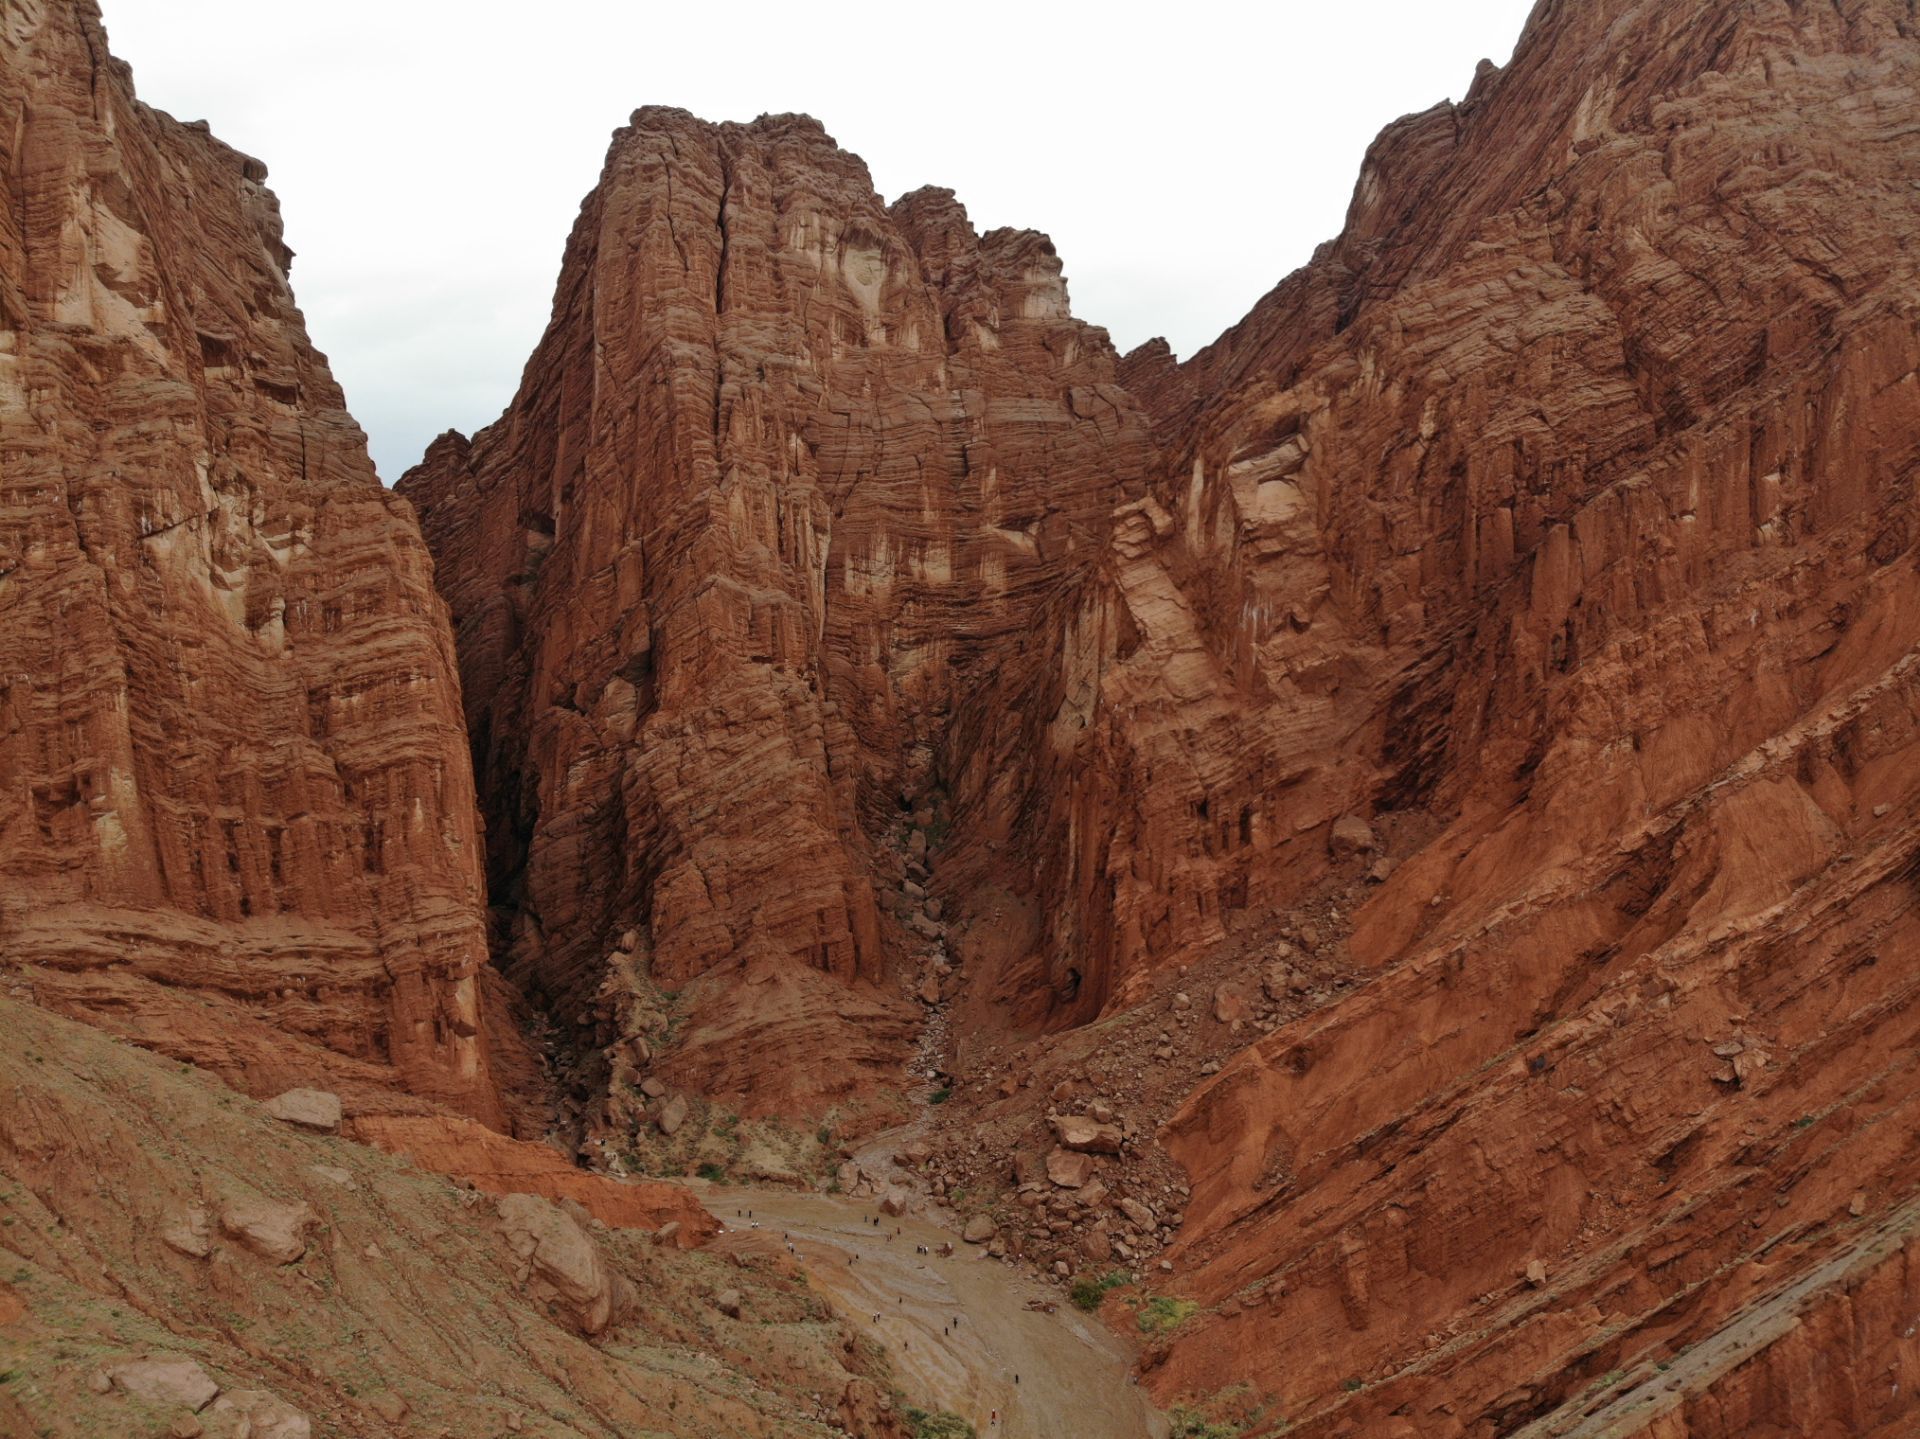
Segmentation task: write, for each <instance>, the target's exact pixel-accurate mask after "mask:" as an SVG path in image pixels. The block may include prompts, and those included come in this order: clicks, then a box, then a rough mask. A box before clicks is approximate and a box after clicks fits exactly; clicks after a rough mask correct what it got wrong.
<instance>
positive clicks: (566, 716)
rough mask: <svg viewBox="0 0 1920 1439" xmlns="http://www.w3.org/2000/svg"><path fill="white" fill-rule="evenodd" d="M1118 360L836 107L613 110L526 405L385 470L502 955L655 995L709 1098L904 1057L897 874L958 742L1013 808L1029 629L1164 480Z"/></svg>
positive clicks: (584, 1023) (942, 195) (753, 1095)
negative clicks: (697, 113) (465, 753)
mask: <svg viewBox="0 0 1920 1439" xmlns="http://www.w3.org/2000/svg"><path fill="white" fill-rule="evenodd" d="M1115 364H1116V361H1115V357H1114V355H1113V352H1112V350H1111V347H1110V346H1109V345H1108V343H1107V340H1106V336H1105V334H1104V333H1103V332H1101V331H1098V330H1094V329H1091V328H1089V327H1087V326H1085V325H1082V324H1080V323H1079V322H1078V321H1075V320H1074V319H1072V317H1071V316H1070V314H1069V313H1068V310H1067V296H1066V289H1065V285H1064V282H1063V280H1062V277H1061V267H1060V262H1059V260H1058V259H1057V257H1056V256H1055V254H1054V252H1053V249H1052V246H1051V245H1050V244H1049V243H1048V242H1047V241H1046V239H1045V237H1043V236H1040V235H1037V234H1033V233H1031V232H1026V231H1011V230H997V231H993V232H991V233H989V234H986V235H984V236H982V235H978V234H976V233H975V231H974V229H973V227H972V225H971V224H970V223H969V222H968V220H967V217H966V214H965V212H964V211H963V210H962V209H961V207H960V206H959V204H958V203H957V202H956V201H955V200H954V198H953V196H952V195H951V193H949V192H946V191H939V190H922V191H918V192H915V193H914V194H911V195H908V196H906V197H904V198H902V199H900V200H899V201H897V202H895V203H894V204H893V205H891V206H883V204H882V203H881V201H880V199H879V197H878V196H877V195H876V194H875V193H874V190H873V187H872V183H871V181H870V179H869V178H868V176H867V173H866V169H865V167H864V166H863V165H862V164H861V162H860V161H859V160H858V159H857V158H855V157H854V156H852V155H849V154H847V153H846V152H845V151H842V150H841V149H839V148H838V147H837V146H836V145H835V144H834V143H833V141H832V140H831V139H830V138H829V137H828V136H827V135H826V134H825V132H824V131H823V130H822V129H821V128H820V126H819V125H818V124H817V123H815V122H814V121H812V120H809V119H806V118H804V117H793V116H773V117H764V118H762V119H760V120H758V121H755V122H754V123H752V124H750V125H710V124H706V123H704V122H701V121H698V120H695V119H694V118H692V117H691V116H689V115H686V114H684V113H683V112H678V111H670V110H658V109H653V110H642V111H639V112H637V113H636V114H635V115H634V117H633V121H632V123H631V124H630V125H629V126H628V127H626V128H625V129H623V130H621V131H620V132H619V133H618V134H617V135H616V136H615V138H614V142H613V145H612V148H611V150H610V152H609V155H608V160H607V166H606V171H605V174H604V176H603V178H602V180H601V183H600V185H599V186H598V187H597V188H596V189H595V191H594V192H593V193H592V194H591V195H590V196H589V197H588V198H587V201H586V203H585V205H584V207H583V210H582V213H581V216H580V219H579V222H578V223H577V224H576V226H575V228H574V232H573V236H572V238H571V240H570V241H569V244H568V247H567V253H566V258H565V262H564V265H563V267H562V271H561V278H560V284H559V288H558V292H557V294H556V297H555V303H554V313H553V320H552V323H551V325H550V326H549V329H548V331H547V334H546V336H545V338H544V339H543V340H542V342H541V344H540V347H539V349H538V350H537V351H536V353H535V354H534V356H533V358H532V360H531V361H530V362H529V364H528V366H527V371H526V378H525V380H524V382H523V385H522V388H521V391H520V393H519V395H518V396H517V397H516V398H515V400H514V402H513V404H512V406H511V407H510V408H509V409H508V411H507V412H506V414H505V415H504V416H502V418H501V419H500V420H499V421H498V422H497V423H496V424H494V425H492V426H489V427H488V428H487V429H486V430H484V431H482V432H481V433H480V434H479V435H477V436H475V437H474V438H473V439H472V440H471V441H470V442H469V441H468V440H466V439H465V438H463V437H461V436H458V435H449V436H446V437H443V439H442V440H441V441H439V442H438V443H437V444H436V445H435V446H434V447H433V448H432V449H431V450H430V451H429V452H428V454H427V457H426V459H425V461H424V462H423V463H422V465H421V466H419V467H418V468H416V469H415V470H413V471H412V472H410V473H409V474H408V476H407V477H406V478H405V480H404V481H403V482H402V485H401V489H402V491H403V492H404V493H405V494H406V495H408V496H409V498H411V499H412V500H413V501H414V503H415V504H416V505H418V507H419V508H420V511H421V514H422V517H423V523H424V526H425V529H426V533H427V536H428V540H429V543H430V544H431V545H432V546H433V548H434V551H435V554H436V557H437V559H438V562H439V573H440V582H441V585H442V588H443V590H444V592H445V593H446V595H447V596H448V599H449V601H450V602H451V604H452V607H453V612H454V616H455V620H456V624H457V628H458V634H459V641H460V656H461V664H462V667H463V675H464V678H465V683H466V693H467V695H468V720H469V726H470V729H471V732H472V736H473V744H474V754H475V763H476V767H477V770H478V773H479V775H480V785H481V790H482V793H483V794H484V795H485V796H486V803H487V812H488V823H489V828H490V835H491V840H490V845H491V856H490V858H491V863H492V876H493V883H494V894H495V898H496V901H497V902H500V903H502V904H504V905H506V906H509V907H510V911H511V924H512V932H511V936H510V938H509V940H508V942H507V944H506V946H505V952H506V967H507V969H508V972H509V973H510V974H511V975H512V976H513V977H514V978H515V979H516V980H517V981H518V982H519V983H521V984H522V985H523V986H525V987H526V988H527V989H528V990H529V991H530V992H531V993H533V994H534V995H536V996H537V997H538V998H539V999H540V1000H543V1001H544V1002H545V1003H546V1005H547V1006H548V1007H549V1008H550V1009H552V1010H553V1011H554V1012H555V1013H557V1014H558V1015H559V1016H560V1018H561V1020H562V1022H563V1023H564V1024H566V1025H569V1026H579V1027H580V1028H579V1029H578V1030H577V1031H576V1032H577V1033H581V1034H582V1035H583V1037H586V1038H588V1039H589V1040H591V1041H592V1042H594V1043H597V1044H600V1045H602V1046H609V1047H611V1048H612V1049H614V1051H615V1052H616V1054H617V1055H620V1056H637V1057H638V1058H639V1059H640V1061H641V1062H645V1061H646V1059H647V1058H648V1057H649V1056H651V1055H652V1054H653V1053H654V1052H655V1051H656V1050H659V1049H662V1048H664V1045H663V1044H662V1043H661V1040H662V1035H661V1032H660V1030H659V1029H658V1027H657V1026H656V1025H655V1024H654V1021H655V1020H656V1019H657V1018H658V1015H659V1014H660V1010H659V1009H658V1008H657V1007H654V1001H655V998H656V997H657V995H656V992H658V991H664V992H666V993H668V994H669V995H678V996H679V999H678V1004H679V1006H680V1007H679V1008H678V1010H677V1011H676V1013H677V1015H678V1016H679V1019H680V1021H681V1022H682V1023H683V1024H684V1028H678V1029H677V1030H676V1033H675V1034H674V1036H673V1042H672V1047H671V1052H670V1053H669V1054H668V1055H667V1057H666V1059H665V1061H664V1062H665V1063H666V1064H667V1065H668V1066H669V1067H670V1068H671V1069H672V1071H673V1072H674V1075H675V1077H676V1078H677V1079H679V1080H680V1081H682V1082H685V1083H688V1084H691V1085H693V1086H695V1087H697V1088H699V1089H701V1090H703V1091H704V1092H706V1093H708V1094H711V1095H714V1096H716V1097H721V1098H725V1099H727V1100H728V1101H729V1102H744V1103H746V1104H748V1105H750V1106H758V1107H762V1108H807V1107H815V1106H818V1105H819V1104H821V1103H823V1102H825V1101H827V1100H830V1099H832V1098H836V1097H841V1096H845V1095H848V1094H850V1093H854V1092H856V1091H858V1090H859V1089H861V1088H862V1087H863V1086H864V1087H866V1088H869V1089H871V1088H872V1087H874V1085H875V1084H876V1083H879V1084H884V1085H892V1084H894V1083H896V1082H897V1079H898V1066H899V1064H900V1062H901V1061H902V1060H903V1059H904V1057H905V1055H906V1053H907V1050H908V1048H909V1045H910V1042H911V1038H912V1032H913V1028H914V1020H915V1017H916V1011H915V1010H914V1009H913V1008H912V1007H911V1006H910V1005H908V1004H907V1003H906V1002H905V1001H904V999H903V998H902V994H903V989H902V987H901V986H900V985H898V984H897V983H895V982H894V976H893V970H894V968H895V967H896V966H895V962H894V961H895V957H896V956H897V955H898V953H899V952H900V951H901V949H902V948H903V946H905V945H907V944H909V943H920V942H922V940H923V939H925V938H932V937H936V936H935V935H934V932H933V931H932V930H930V929H929V928H928V925H927V923H926V916H925V914H924V913H919V912H917V910H916V912H914V913H909V912H908V911H907V910H906V909H905V908H899V917H903V918H906V919H910V920H912V921H913V922H914V923H915V924H916V925H918V926H919V929H920V931H921V934H920V935H919V936H915V935H914V934H913V933H912V932H911V931H909V930H908V929H907V928H906V927H905V926H903V925H902V924H901V923H900V922H899V918H897V917H896V913H895V910H896V908H898V906H897V905H896V902H897V901H898V900H899V899H900V897H901V895H902V893H903V880H909V879H911V881H912V883H913V884H914V886H915V888H916V889H924V887H925V882H926V881H927V880H928V878H929V876H928V874H927V872H926V869H925V867H924V864H923V861H924V858H925V848H926V845H927V841H928V839H929V837H931V838H932V840H933V842H934V846H935V848H938V847H939V845H940V842H941V839H942V833H943V831H944V830H945V829H946V828H948V827H949V826H950V825H951V824H952V823H953V822H954V817H953V813H952V809H951V803H952V802H951V799H950V796H949V782H948V776H947V774H946V773H945V772H944V771H945V768H946V763H947V762H946V759H945V756H946V754H947V752H948V751H947V748H946V746H947V745H948V744H949V742H951V741H953V738H954V736H955V735H956V734H960V735H964V736H965V739H964V741H963V742H962V744H963V747H964V748H966V749H968V750H969V751H970V752H971V753H973V754H974V755H976V756H977V757H978V760H979V762H981V763H984V764H989V765H1005V766H1008V770H1007V773H1006V774H1004V775H1003V776H1001V780H1002V784H1001V787H1000V788H999V789H998V790H997V791H996V793H995V795H994V797H993V813H994V822H997V823H999V824H1000V825H1001V826H1002V827H1003V828H1009V827H1015V826H1018V825H1019V824H1021V823H1024V822H1025V821H1024V818H1023V815H1022V811H1023V808H1024V807H1025V806H1027V805H1028V803H1029V801H1030V800H1032V795H1031V790H1030V786H1031V782H1032V779H1033V776H1032V773H1031V766H1029V765H1026V763H1025V760H1024V757H1023V756H1022V755H1020V754H1017V753H1013V754H1010V753H1009V752H1010V750H1016V749H1017V748H1018V741H1019V740H1020V738H1021V737H1022V735H1023V734H1025V733H1026V732H1027V731H1029V730H1031V729H1032V727H1033V725H1034V723H1035V718H1036V715H1038V716H1040V717H1042V718H1043V717H1044V714H1045V712H1046V711H1045V708H1044V706H1045V705H1047V704H1048V703H1050V702H1049V701H1048V700H1047V698H1046V695H1047V693H1048V691H1049V689H1050V687H1052V686H1053V685H1054V684H1055V681H1054V678H1053V675H1052V673H1051V670H1050V667H1049V665H1048V663H1047V660H1048V655H1047V651H1046V649H1045V648H1044V646H1043V645H1041V644H1040V643H1039V642H1038V637H1039V636H1040V635H1043V634H1045V633H1047V632H1049V631H1050V630H1051V629H1053V628H1057V627H1058V625H1059V623H1061V622H1062V620H1063V618H1064V617H1065V616H1066V615H1067V614H1068V613H1069V611H1070V608H1071V606H1072V604H1073V603H1074V600H1073V596H1074V593H1075V591H1076V588H1077V586H1078V584H1079V583H1080V581H1081V580H1082V579H1083V577H1084V576H1085V575H1086V574H1087V573H1088V572H1089V570H1090V569H1091V567H1092V566H1094V565H1095V564H1096V563H1097V562H1098V561H1099V559H1100V556H1101V555H1102V553H1103V552H1104V548H1105V545H1106V539H1107V530H1108V526H1109V516H1110V513H1111V511H1112V509H1113V506H1114V504H1115V502H1116V500H1118V499H1120V498H1122V497H1124V496H1126V495H1129V494H1132V495H1138V494H1141V493H1144V487H1145V483H1146V478H1147V472H1148V471H1149V469H1150V468H1151V456H1152V445H1151V441H1150V439H1149V436H1148V433H1147V425H1146V421H1145V418H1144V416H1143V415H1142V414H1141V412H1140V411H1139V409H1138V407H1137V406H1135V405H1134V403H1133V402H1132V401H1131V400H1130V399H1129V398H1128V397H1127V396H1126V394H1125V393H1124V391H1122V390H1121V389H1120V387H1119V386H1118V384H1117V383H1116V380H1115ZM1034 802H1036V803H1043V802H1044V800H1043V799H1042V800H1039V801H1034ZM909 866H911V868H909ZM1029 883H1030V881H1029ZM908 893H911V892H910V891H909V892H908ZM683 990H684V991H685V994H684V995H682V994H681V993H680V992H681V991H683ZM643 1016H652V1018H646V1017H643ZM648 1026H653V1027H648Z"/></svg>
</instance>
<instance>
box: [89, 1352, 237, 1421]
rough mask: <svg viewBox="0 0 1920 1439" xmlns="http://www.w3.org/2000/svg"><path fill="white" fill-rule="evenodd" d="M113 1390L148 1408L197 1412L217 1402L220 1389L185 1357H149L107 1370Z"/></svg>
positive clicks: (159, 1355)
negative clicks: (168, 1406) (174, 1407)
mask: <svg viewBox="0 0 1920 1439" xmlns="http://www.w3.org/2000/svg"><path fill="white" fill-rule="evenodd" d="M106 1375H107V1379H108V1381H109V1382H110V1383H111V1385H112V1387H113V1388H115V1389H118V1390H120V1391H121V1392H122V1393H123V1394H128V1395H131V1396H132V1397H133V1398H135V1399H138V1400H140V1401H141V1402H142V1403H145V1404H183V1405H185V1406H186V1407H187V1408H189V1409H192V1410H194V1411H196V1412H198V1411H199V1410H202V1409H204V1408H206V1407H207V1405H208V1404H210V1403H212V1402H213V1397H214V1396H215V1395H216V1394H218V1393H219V1392H220V1386H219V1385H218V1384H216V1383H215V1382H214V1381H213V1378H212V1376H211V1375H209V1374H208V1373H207V1371H206V1370H205V1369H202V1368H201V1367H200V1363H199V1361H198V1360H195V1359H189V1358H187V1357H186V1356H185V1355H183V1354H158V1355H148V1356H146V1357H144V1358H140V1359H125V1360H122V1361H121V1362H120V1363H118V1364H113V1365H109V1366H108V1368H107V1370H106Z"/></svg>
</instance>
